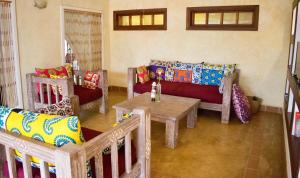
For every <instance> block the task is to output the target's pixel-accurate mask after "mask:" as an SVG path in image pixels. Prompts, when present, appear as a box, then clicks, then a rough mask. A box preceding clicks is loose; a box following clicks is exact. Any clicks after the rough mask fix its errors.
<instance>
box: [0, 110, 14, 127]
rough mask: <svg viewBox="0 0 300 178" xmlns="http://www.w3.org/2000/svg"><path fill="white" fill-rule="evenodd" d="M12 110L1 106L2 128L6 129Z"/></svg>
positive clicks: (0, 120)
mask: <svg viewBox="0 0 300 178" xmlns="http://www.w3.org/2000/svg"><path fill="white" fill-rule="evenodd" d="M11 112H12V109H11V108H8V107H5V106H0V128H2V129H6V127H5V126H6V121H7V118H8V116H9V114H10V113H11Z"/></svg>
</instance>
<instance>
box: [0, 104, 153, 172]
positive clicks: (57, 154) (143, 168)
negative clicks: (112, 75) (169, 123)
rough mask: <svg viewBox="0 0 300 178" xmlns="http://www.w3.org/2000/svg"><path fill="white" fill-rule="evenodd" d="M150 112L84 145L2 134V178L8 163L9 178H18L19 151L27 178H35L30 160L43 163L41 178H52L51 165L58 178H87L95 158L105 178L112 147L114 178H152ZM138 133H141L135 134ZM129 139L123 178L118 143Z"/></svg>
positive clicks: (137, 113) (139, 113) (136, 113)
mask: <svg viewBox="0 0 300 178" xmlns="http://www.w3.org/2000/svg"><path fill="white" fill-rule="evenodd" d="M150 117H151V115H150V111H149V109H147V108H137V109H134V110H133V117H132V118H131V119H127V120H126V121H124V122H122V123H121V124H119V125H118V126H116V127H114V128H112V129H110V130H109V131H107V132H104V133H102V134H100V135H98V136H97V137H95V138H93V139H92V140H90V141H88V142H85V143H84V144H82V145H74V144H68V145H65V146H64V147H61V148H57V147H54V146H52V145H49V144H45V143H42V142H39V141H36V140H33V139H30V138H28V137H24V136H16V135H14V134H12V133H9V132H6V131H5V130H2V129H1V130H0V178H4V175H3V167H4V161H7V162H8V167H9V174H10V177H11V178H15V177H16V175H17V172H16V162H15V156H16V155H15V151H14V150H15V149H17V150H19V151H20V152H21V153H22V155H23V158H25V159H23V169H24V175H25V177H28V178H29V177H32V172H31V165H30V161H29V159H28V158H29V157H30V156H34V157H37V158H39V159H40V160H41V168H40V170H41V177H43V178H47V177H49V171H48V163H52V164H54V165H55V166H56V177H57V178H86V177H87V170H86V161H87V160H90V159H91V158H95V165H96V177H97V178H102V177H103V163H102V150H103V149H105V148H107V147H108V146H111V150H112V151H111V164H112V166H111V167H112V177H113V178H117V177H120V176H122V177H126V178H127V177H128V178H129V177H130V178H131V177H133V178H137V177H139V178H150V156H151V135H150V134H151V131H150V130H151V123H150ZM135 130H137V131H136V132H135ZM134 133H136V134H137V137H136V138H137V140H136V141H137V146H136V147H137V148H136V149H137V163H135V165H132V160H131V134H134ZM123 137H125V165H126V166H125V167H126V172H125V173H124V174H123V175H119V171H118V146H117V141H118V140H119V139H120V138H123Z"/></svg>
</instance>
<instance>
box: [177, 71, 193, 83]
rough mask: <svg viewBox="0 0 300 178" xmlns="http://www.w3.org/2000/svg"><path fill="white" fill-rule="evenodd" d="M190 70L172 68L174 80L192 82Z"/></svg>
mask: <svg viewBox="0 0 300 178" xmlns="http://www.w3.org/2000/svg"><path fill="white" fill-rule="evenodd" d="M192 73H193V72H192V70H178V69H174V82H186V83H192Z"/></svg>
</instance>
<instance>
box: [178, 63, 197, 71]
mask: <svg viewBox="0 0 300 178" xmlns="http://www.w3.org/2000/svg"><path fill="white" fill-rule="evenodd" d="M194 65H195V64H192V63H182V62H177V63H175V69H179V70H193V67H194Z"/></svg>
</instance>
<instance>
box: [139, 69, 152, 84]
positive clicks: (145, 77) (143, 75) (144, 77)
mask: <svg viewBox="0 0 300 178" xmlns="http://www.w3.org/2000/svg"><path fill="white" fill-rule="evenodd" d="M137 75H138V78H139V82H141V83H145V82H147V81H149V80H150V78H149V74H148V70H147V68H146V66H140V67H138V68H137Z"/></svg>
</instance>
